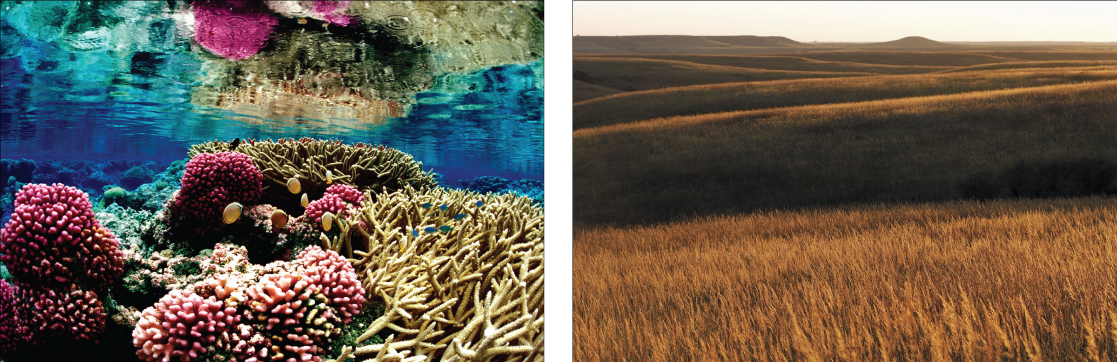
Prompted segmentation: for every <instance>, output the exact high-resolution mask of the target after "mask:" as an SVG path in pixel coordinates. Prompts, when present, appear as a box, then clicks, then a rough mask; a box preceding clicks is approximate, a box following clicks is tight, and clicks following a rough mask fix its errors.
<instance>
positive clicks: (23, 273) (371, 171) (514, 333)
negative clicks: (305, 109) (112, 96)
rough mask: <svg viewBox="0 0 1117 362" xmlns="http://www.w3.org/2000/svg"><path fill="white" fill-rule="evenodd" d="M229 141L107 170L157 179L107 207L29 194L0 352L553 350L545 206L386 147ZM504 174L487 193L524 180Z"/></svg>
mask: <svg viewBox="0 0 1117 362" xmlns="http://www.w3.org/2000/svg"><path fill="white" fill-rule="evenodd" d="M229 146H230V144H228V143H224V142H211V143H207V144H203V145H197V146H196V147H195V148H194V149H193V150H192V154H193V156H194V157H192V159H190V160H189V161H185V162H177V163H176V164H172V166H171V168H169V169H168V170H167V172H163V173H160V174H154V173H153V172H149V171H144V170H146V167H141V168H142V169H143V170H140V169H137V167H138V166H137V165H131V164H127V163H116V164H108V163H106V164H104V167H103V168H102V169H101V170H103V171H107V172H108V173H114V174H120V173H129V172H130V173H133V174H141V173H142V174H143V175H149V176H150V175H153V176H152V177H151V178H150V179H149V181H150V182H148V183H145V184H142V185H140V186H138V187H137V189H136V191H127V190H125V189H124V188H115V189H114V187H113V186H109V185H106V186H104V187H103V188H102V189H103V190H104V191H105V195H104V196H103V197H102V198H101V200H100V202H99V203H103V204H105V206H103V207H98V208H97V209H94V207H93V205H92V204H91V203H90V201H89V198H88V196H87V195H86V194H85V193H84V192H82V191H81V190H79V189H77V188H74V187H69V186H63V185H61V184H55V185H50V186H48V185H39V184H27V185H23V186H22V189H21V191H20V192H18V193H16V195H14V198H13V201H12V204H13V206H14V211H13V212H12V218H11V220H10V221H8V222H7V223H5V225H4V228H3V232H2V234H0V241H2V243H0V261H2V262H3V263H4V264H5V266H6V267H7V268H6V269H7V270H10V272H11V274H12V276H13V277H14V280H15V281H14V282H13V283H12V284H11V285H9V284H7V282H0V307H4V306H15V307H8V308H5V309H0V316H3V317H5V318H7V319H3V320H0V332H4V333H3V335H2V336H0V358H14V359H27V358H31V356H34V355H36V354H40V353H47V354H50V355H52V356H56V357H52V358H63V357H57V356H66V354H64V353H63V354H61V355H59V354H54V353H55V352H53V351H49V350H50V349H51V348H53V347H52V346H57V345H58V343H69V342H74V341H76V342H81V343H87V344H88V346H86V345H83V346H85V348H105V349H98V351H101V352H104V351H106V350H108V349H114V348H116V347H112V346H117V345H119V344H120V343H129V342H130V343H132V345H133V346H134V347H135V348H136V349H135V351H134V352H133V351H131V350H129V351H127V352H128V353H129V354H132V353H134V355H135V356H138V357H139V358H140V359H142V360H147V361H167V362H170V361H203V360H222V361H323V360H327V359H330V358H334V360H345V359H351V360H358V361H362V360H374V359H375V360H393V359H395V360H422V359H427V360H446V361H455V360H505V359H517V360H519V359H526V360H538V359H541V358H542V346H543V333H542V330H543V323H544V322H543V321H544V319H543V299H542V296H543V257H542V256H543V249H544V247H543V213H542V208H541V205H540V204H539V203H535V202H533V200H532V199H530V198H527V197H523V196H519V195H518V194H512V193H500V194H498V193H488V194H481V193H478V192H473V191H469V190H463V189H450V188H443V187H438V186H437V184H436V183H435V180H434V174H433V173H430V172H423V171H422V165H421V164H420V163H418V162H415V161H414V160H413V159H412V158H411V156H410V155H407V154H405V153H402V152H400V151H398V150H394V149H390V148H385V147H383V146H379V147H377V146H369V145H363V144H358V145H344V144H342V143H340V142H337V141H319V140H310V139H302V140H280V141H279V142H271V141H254V140H245V141H244V142H242V143H240V144H239V145H238V146H237V147H236V151H235V152H230V151H229ZM42 164H46V165H48V166H47V167H48V168H49V167H53V165H51V164H47V163H42ZM42 164H40V165H42ZM133 170H134V171H133ZM178 172H181V173H178ZM106 174H107V173H106ZM176 174H178V175H181V176H180V177H181V185H182V186H181V189H178V190H177V192H176V191H174V190H176V189H177V187H178V186H177V184H178V182H179V180H176V179H174V175H176ZM265 179H266V181H265ZM292 179H293V180H295V181H292ZM499 181H500V180H492V182H490V183H479V185H482V184H483V185H498V184H499V185H500V186H504V187H518V186H517V185H515V182H499ZM17 182H18V181H15V179H14V178H13V179H12V180H11V182H9V184H16V183H17ZM296 184H297V187H296V186H294V185H296ZM172 192H173V196H171V197H169V198H168V199H164V200H166V201H165V202H162V201H161V202H158V203H159V205H157V206H152V207H149V206H148V205H147V204H148V203H149V202H150V200H146V201H145V200H142V199H144V198H157V197H158V196H159V195H161V194H170V193H172ZM304 195H309V199H310V200H313V201H312V202H309V204H307V205H306V207H305V208H303V207H302V206H301V205H299V199H300V198H301V197H302V196H304ZM231 204H232V205H240V206H239V211H240V217H239V218H238V219H237V220H236V222H234V223H232V224H229V225H225V223H224V222H223V221H222V220H221V214H222V210H223V209H225V208H226V207H227V206H229V205H231ZM152 209H154V210H152ZM153 211H154V212H153ZM95 212H96V213H95ZM288 213H290V214H293V215H294V216H289V215H288ZM327 213H329V214H327ZM299 214H301V215H299ZM325 215H333V217H334V218H333V219H332V225H333V227H332V228H329V229H328V230H327V229H326V228H323V227H322V224H323V219H324V218H325ZM277 223H280V224H282V223H285V224H286V225H278V224H277ZM179 231H185V232H179ZM199 233H200V234H201V235H199ZM118 237H119V238H120V240H122V241H121V242H118V241H117V238H118ZM184 244H188V245H191V246H189V247H184V246H183V245H184ZM211 247H212V249H206V248H211ZM124 272H127V274H126V275H124V278H123V280H121V278H120V276H121V274H122V273H124ZM110 288H111V289H110ZM370 305H372V306H370ZM5 313H6V314H5ZM9 316H16V318H11V317H9ZM110 316H111V318H110ZM125 330H127V331H130V338H129V339H128V342H122V341H119V340H118V339H120V338H126V337H125V333H123V332H124V331H125ZM118 334H119V336H118ZM389 335H391V336H389ZM114 338H115V339H114ZM36 343H38V344H37V345H36ZM92 346H101V347H92ZM117 352H119V351H117ZM9 356H11V357H9ZM68 357H70V356H67V357H65V358H68ZM48 359H49V358H48Z"/></svg>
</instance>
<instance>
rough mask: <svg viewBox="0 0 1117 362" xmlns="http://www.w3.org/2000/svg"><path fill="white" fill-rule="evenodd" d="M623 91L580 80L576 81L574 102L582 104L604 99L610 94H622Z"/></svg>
mask: <svg viewBox="0 0 1117 362" xmlns="http://www.w3.org/2000/svg"><path fill="white" fill-rule="evenodd" d="M620 92H621V91H619V90H616V89H613V88H607V87H602V86H599V85H596V84H593V83H586V82H583V81H580V80H577V79H575V80H574V101H575V102H581V101H584V100H589V99H593V98H597V97H604V96H607V95H610V94H616V93H620Z"/></svg>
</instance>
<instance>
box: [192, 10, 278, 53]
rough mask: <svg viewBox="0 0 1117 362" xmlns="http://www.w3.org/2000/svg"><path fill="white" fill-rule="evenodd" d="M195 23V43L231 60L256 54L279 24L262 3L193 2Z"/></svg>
mask: <svg viewBox="0 0 1117 362" xmlns="http://www.w3.org/2000/svg"><path fill="white" fill-rule="evenodd" d="M194 21H195V23H194V24H195V27H196V29H195V34H194V40H195V41H197V42H198V44H201V45H202V47H204V48H206V50H209V51H211V52H213V53H214V54H217V55H220V56H222V57H224V58H225V59H230V60H239V59H244V58H248V57H251V56H253V55H256V53H257V52H259V51H260V49H263V48H264V46H265V45H267V42H268V37H269V36H271V33H272V29H274V28H275V25H276V24H278V23H279V21H278V20H276V19H275V17H274V16H272V14H271V13H269V11H268V9H267V7H266V6H265V5H264V2H261V1H196V2H194Z"/></svg>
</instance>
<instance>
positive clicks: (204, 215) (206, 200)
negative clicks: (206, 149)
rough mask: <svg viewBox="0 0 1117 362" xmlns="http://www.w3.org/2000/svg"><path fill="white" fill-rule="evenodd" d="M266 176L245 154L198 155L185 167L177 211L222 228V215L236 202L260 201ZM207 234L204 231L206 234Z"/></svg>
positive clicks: (249, 202) (186, 216)
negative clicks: (226, 207) (226, 208)
mask: <svg viewBox="0 0 1117 362" xmlns="http://www.w3.org/2000/svg"><path fill="white" fill-rule="evenodd" d="M263 182H264V175H263V174H261V173H260V170H259V169H257V168H256V165H255V164H254V163H252V159H251V158H249V157H248V155H245V154H243V153H237V152H220V153H199V154H197V155H195V156H194V158H192V159H190V162H187V163H186V170H185V172H184V173H183V175H182V189H180V190H179V191H178V195H177V196H175V201H174V209H175V210H176V211H177V212H179V213H180V214H181V215H182V216H183V217H185V218H187V219H193V220H200V221H202V222H203V225H207V224H210V225H222V223H223V222H222V221H221V212H222V210H223V209H224V208H225V206H228V205H229V204H230V203H233V202H241V203H246V204H251V203H254V202H256V200H257V199H259V198H260V195H261V193H262V192H263V191H262V188H263ZM203 231H204V230H203Z"/></svg>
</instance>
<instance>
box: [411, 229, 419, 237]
mask: <svg viewBox="0 0 1117 362" xmlns="http://www.w3.org/2000/svg"><path fill="white" fill-rule="evenodd" d="M411 236H419V229H411Z"/></svg>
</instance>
